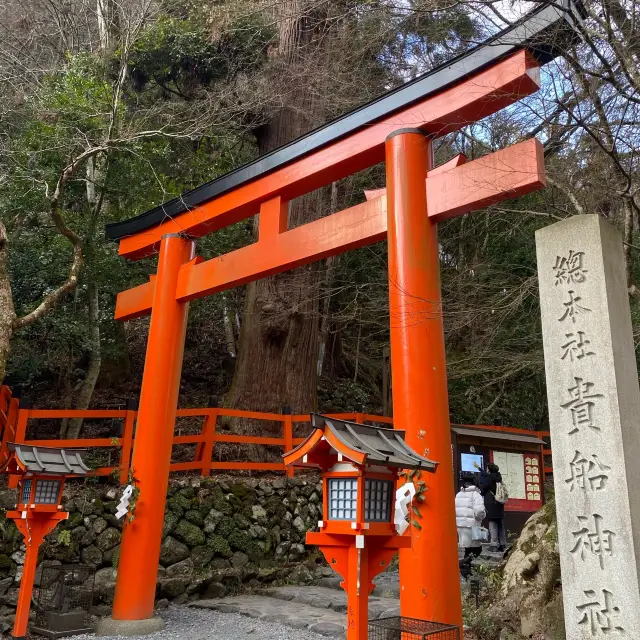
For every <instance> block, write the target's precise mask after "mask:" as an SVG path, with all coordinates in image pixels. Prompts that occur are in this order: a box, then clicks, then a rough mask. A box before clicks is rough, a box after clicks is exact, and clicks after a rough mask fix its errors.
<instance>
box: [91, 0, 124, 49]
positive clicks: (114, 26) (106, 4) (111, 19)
mask: <svg viewBox="0 0 640 640" xmlns="http://www.w3.org/2000/svg"><path fill="white" fill-rule="evenodd" d="M96 18H97V21H98V35H99V37H100V49H101V50H102V51H107V50H108V49H109V47H110V45H111V43H112V42H114V41H115V40H116V36H117V33H118V31H119V29H118V27H119V25H118V12H117V8H116V4H115V2H114V0H96Z"/></svg>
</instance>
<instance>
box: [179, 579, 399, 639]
mask: <svg viewBox="0 0 640 640" xmlns="http://www.w3.org/2000/svg"><path fill="white" fill-rule="evenodd" d="M189 606H191V607H194V608H199V609H213V610H215V611H220V612H221V613H239V614H241V615H245V616H248V617H250V618H256V619H258V620H264V621H266V622H276V623H279V624H283V625H285V626H288V627H292V628H293V629H307V630H308V631H313V632H314V633H317V634H319V635H323V636H329V637H333V638H344V636H345V630H346V623H347V617H346V610H347V600H346V594H345V593H344V591H336V590H334V589H329V588H323V587H298V586H295V587H276V588H273V589H269V590H268V591H265V592H264V595H245V596H235V597H229V598H218V599H215V600H198V601H196V602H193V603H191V604H190V605H189ZM399 611H400V604H399V603H398V602H397V601H396V600H393V599H390V598H377V597H375V596H372V597H370V598H369V617H370V618H372V619H378V618H385V617H387V616H396V615H399Z"/></svg>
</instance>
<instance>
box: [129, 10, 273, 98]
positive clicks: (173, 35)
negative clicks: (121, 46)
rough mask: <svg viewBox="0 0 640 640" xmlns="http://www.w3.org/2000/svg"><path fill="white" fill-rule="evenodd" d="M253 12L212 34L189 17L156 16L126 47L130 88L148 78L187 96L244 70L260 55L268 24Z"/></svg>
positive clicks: (269, 30) (137, 87)
mask: <svg viewBox="0 0 640 640" xmlns="http://www.w3.org/2000/svg"><path fill="white" fill-rule="evenodd" d="M265 18H266V16H265V14H262V13H259V12H256V13H254V14H253V15H245V16H243V17H240V18H238V19H237V20H236V21H233V22H232V23H231V24H229V25H227V27H226V28H225V29H224V30H223V31H221V33H220V35H219V37H218V38H217V39H215V40H213V39H212V38H211V37H210V34H209V33H207V30H206V29H205V28H204V25H203V23H202V22H200V21H196V20H194V19H189V18H187V19H175V18H171V17H162V18H160V19H159V20H158V21H157V22H156V23H154V24H153V25H151V26H150V27H149V28H147V29H146V30H145V31H144V32H143V33H142V35H141V37H140V38H139V39H138V40H137V41H136V43H135V44H134V46H133V47H132V50H131V62H130V69H131V70H130V76H131V81H132V85H133V87H134V89H135V90H137V91H140V90H142V89H144V88H145V87H147V85H148V84H150V83H153V84H156V85H157V86H158V87H160V88H161V89H163V90H164V91H166V92H170V93H177V94H178V95H180V96H182V97H189V96H191V95H192V94H193V91H194V90H195V89H197V88H200V87H203V86H208V85H210V84H212V83H214V82H217V81H221V80H224V79H226V80H228V79H229V77H230V76H233V75H235V74H236V73H239V72H240V71H242V72H243V73H247V72H249V71H251V70H252V69H254V68H257V67H259V66H260V65H261V64H263V63H264V62H265V61H266V53H267V45H268V43H269V42H270V41H271V40H272V38H273V35H274V32H273V27H272V26H271V25H270V24H269V23H268V22H267V21H266V19H265Z"/></svg>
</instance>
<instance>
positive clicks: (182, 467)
mask: <svg viewBox="0 0 640 640" xmlns="http://www.w3.org/2000/svg"><path fill="white" fill-rule="evenodd" d="M136 415H137V411H135V410H134V409H118V410H93V409H92V410H86V411H76V410H71V409H28V408H20V407H19V401H18V400H17V399H16V398H13V397H12V395H11V390H10V389H9V387H7V386H4V385H3V386H2V387H0V432H1V433H2V439H1V444H0V464H2V462H3V461H4V460H5V457H6V453H7V443H8V442H20V443H24V444H31V445H40V446H50V447H62V446H64V447H80V448H110V449H111V448H119V449H120V450H121V451H120V462H119V464H118V465H117V466H110V467H100V468H98V469H95V470H94V474H95V475H97V476H108V475H111V474H116V473H117V474H118V477H119V479H120V482H121V483H122V484H124V483H126V482H127V478H128V474H129V465H130V462H131V454H132V451H133V445H134V428H135V419H136ZM177 415H178V418H202V427H201V430H200V432H199V433H195V434H190V435H174V437H173V444H174V446H175V445H184V444H195V445H196V450H195V454H194V457H193V460H191V461H188V462H174V463H172V464H171V471H200V473H201V474H202V476H204V477H206V476H208V475H209V474H210V473H211V471H238V470H247V471H280V472H284V473H286V474H287V475H292V474H293V469H285V466H284V464H283V463H282V462H238V461H218V462H216V461H214V460H213V459H212V458H213V453H214V449H215V445H216V443H233V444H245V445H270V446H276V447H282V450H283V453H285V452H287V451H290V450H291V449H292V448H293V447H294V446H296V445H298V444H300V442H302V438H294V437H293V433H294V425H296V424H300V423H308V422H309V415H308V414H307V415H287V414H278V413H262V412H258V411H240V410H238V409H223V408H219V407H210V408H198V409H179V410H178V414H177ZM331 415H332V416H333V417H334V418H339V419H343V420H352V421H354V422H358V423H362V422H377V423H382V424H393V419H392V418H388V417H385V416H377V415H371V414H366V413H358V412H355V413H340V414H331ZM220 417H228V418H245V419H251V420H263V421H268V422H279V423H281V424H282V432H283V433H282V437H280V438H278V437H273V436H249V435H235V434H229V433H220V432H218V431H217V430H216V426H217V422H218V418H220ZM64 418H84V419H87V418H89V419H90V418H93V419H108V418H110V419H118V420H122V421H123V427H122V436H121V437H118V438H78V439H62V440H61V439H44V440H27V439H26V436H27V424H28V422H29V420H38V419H40V420H43V419H58V420H60V419H64ZM460 426H465V427H475V428H481V429H489V430H495V431H503V432H507V433H520V434H521V433H522V432H523V430H522V429H516V428H513V427H498V426H487V425H481V426H479V425H460ZM531 433H535V434H536V435H538V436H539V437H542V436H543V435H547V436H548V432H540V431H538V432H531ZM544 453H545V454H546V455H550V454H551V450H550V449H548V450H545V452H544ZM545 472H546V473H552V469H551V468H550V467H548V468H546V469H545Z"/></svg>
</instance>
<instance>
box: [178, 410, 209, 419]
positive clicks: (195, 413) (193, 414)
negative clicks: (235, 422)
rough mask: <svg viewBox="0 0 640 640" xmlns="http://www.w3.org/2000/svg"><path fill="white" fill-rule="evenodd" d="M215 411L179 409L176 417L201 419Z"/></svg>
mask: <svg viewBox="0 0 640 640" xmlns="http://www.w3.org/2000/svg"><path fill="white" fill-rule="evenodd" d="M212 411H215V409H207V408H205V409H178V412H177V413H176V417H178V418H201V417H203V416H207V415H209V413H211V412H212Z"/></svg>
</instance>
